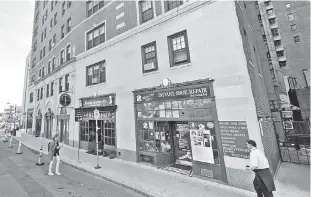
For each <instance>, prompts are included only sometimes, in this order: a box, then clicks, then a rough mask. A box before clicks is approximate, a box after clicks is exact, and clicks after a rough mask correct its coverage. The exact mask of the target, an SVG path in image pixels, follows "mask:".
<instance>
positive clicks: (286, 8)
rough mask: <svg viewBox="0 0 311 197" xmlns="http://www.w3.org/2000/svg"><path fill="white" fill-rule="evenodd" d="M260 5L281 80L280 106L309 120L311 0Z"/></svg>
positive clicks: (269, 51)
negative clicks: (310, 0)
mask: <svg viewBox="0 0 311 197" xmlns="http://www.w3.org/2000/svg"><path fill="white" fill-rule="evenodd" d="M259 5H260V13H261V18H260V20H261V21H262V23H263V26H264V28H265V34H264V35H263V36H265V39H266V40H267V55H268V56H269V59H270V64H271V66H272V67H273V69H274V71H275V73H276V79H277V81H278V83H279V86H276V92H278V94H279V95H280V98H279V99H280V101H281V102H280V103H279V104H280V105H281V106H280V108H281V109H282V110H283V111H285V112H288V111H290V112H291V113H292V114H293V115H292V116H293V117H292V119H294V120H298V121H301V120H309V118H310V84H309V81H310V2H308V1H261V2H259ZM271 104H273V103H271ZM292 106H296V107H298V108H299V109H298V110H297V108H296V109H294V110H293V108H291V107H292Z"/></svg>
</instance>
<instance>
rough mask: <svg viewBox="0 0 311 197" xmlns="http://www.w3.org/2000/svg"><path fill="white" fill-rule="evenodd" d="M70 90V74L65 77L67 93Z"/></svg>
mask: <svg viewBox="0 0 311 197" xmlns="http://www.w3.org/2000/svg"><path fill="white" fill-rule="evenodd" d="M68 90H69V74H67V75H66V76H65V91H68Z"/></svg>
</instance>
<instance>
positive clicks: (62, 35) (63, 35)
mask: <svg viewBox="0 0 311 197" xmlns="http://www.w3.org/2000/svg"><path fill="white" fill-rule="evenodd" d="M64 30H65V26H64V25H63V26H62V27H61V39H63V38H64V37H65V31H64Z"/></svg>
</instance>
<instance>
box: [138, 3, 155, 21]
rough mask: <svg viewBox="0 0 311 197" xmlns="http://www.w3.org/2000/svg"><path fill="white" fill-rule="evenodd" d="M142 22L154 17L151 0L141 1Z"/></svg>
mask: <svg viewBox="0 0 311 197" xmlns="http://www.w3.org/2000/svg"><path fill="white" fill-rule="evenodd" d="M139 3H140V13H141V22H142V23H144V22H147V21H149V20H151V19H153V17H154V16H153V7H152V2H151V1H150V0H145V1H140V2H139Z"/></svg>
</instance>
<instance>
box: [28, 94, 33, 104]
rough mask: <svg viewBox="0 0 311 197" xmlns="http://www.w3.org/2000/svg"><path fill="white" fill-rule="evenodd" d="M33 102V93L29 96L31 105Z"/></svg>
mask: <svg viewBox="0 0 311 197" xmlns="http://www.w3.org/2000/svg"><path fill="white" fill-rule="evenodd" d="M32 102H33V92H31V93H30V95H29V103H32Z"/></svg>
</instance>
